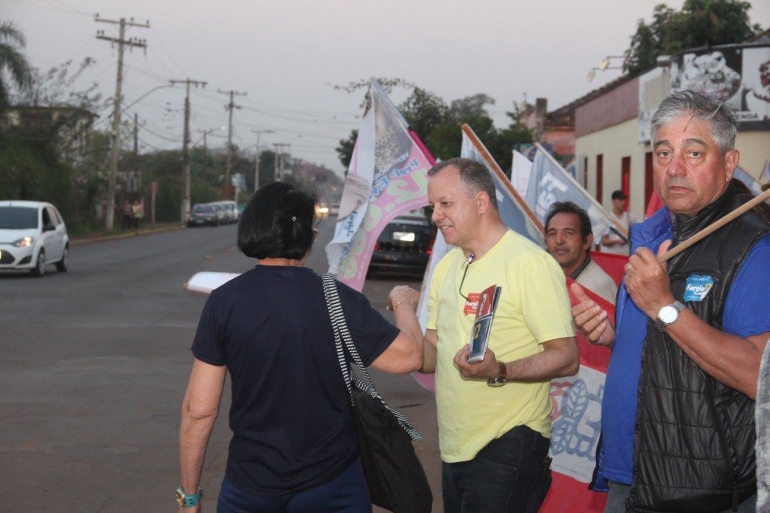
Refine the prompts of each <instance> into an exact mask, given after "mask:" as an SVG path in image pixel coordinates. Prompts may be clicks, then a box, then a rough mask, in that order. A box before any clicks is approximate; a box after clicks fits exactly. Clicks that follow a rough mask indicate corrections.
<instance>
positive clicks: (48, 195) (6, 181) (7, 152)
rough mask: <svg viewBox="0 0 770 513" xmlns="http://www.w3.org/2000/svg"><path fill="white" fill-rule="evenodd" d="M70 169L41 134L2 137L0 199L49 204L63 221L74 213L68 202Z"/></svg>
mask: <svg viewBox="0 0 770 513" xmlns="http://www.w3.org/2000/svg"><path fill="white" fill-rule="evenodd" d="M71 189H72V167H71V166H70V165H69V164H67V163H65V162H62V161H60V160H59V159H58V156H57V152H56V149H55V147H54V145H53V143H52V142H51V140H50V138H48V137H46V136H45V134H43V135H42V136H40V137H33V136H31V135H30V134H25V135H24V136H22V135H19V134H3V136H2V140H0V198H2V199H22V200H33V201H48V202H50V203H53V204H54V205H56V206H57V207H58V208H59V210H60V211H61V213H62V215H63V216H64V218H65V221H66V222H68V223H69V222H70V221H72V220H73V219H72V218H73V216H74V215H75V214H76V212H75V209H74V207H75V205H74V204H73V202H72V201H71V195H70V192H71Z"/></svg>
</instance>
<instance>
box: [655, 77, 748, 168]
mask: <svg viewBox="0 0 770 513" xmlns="http://www.w3.org/2000/svg"><path fill="white" fill-rule="evenodd" d="M682 116H692V117H694V118H698V119H702V120H703V121H708V122H710V123H711V136H712V137H713V138H714V142H716V143H717V147H718V148H719V153H720V154H721V155H722V156H723V157H724V156H725V154H726V153H727V152H728V151H730V150H732V149H733V148H735V134H736V133H737V132H738V120H737V119H736V118H735V111H734V110H733V108H732V107H731V106H730V105H728V104H726V103H724V102H721V101H719V100H716V99H714V98H711V97H710V96H706V95H705V94H703V93H699V92H697V91H689V90H688V91H677V92H674V93H671V94H670V95H669V96H667V97H666V99H665V100H663V101H662V102H661V103H660V105H659V106H658V109H657V110H656V111H655V114H653V116H652V122H651V124H650V140H651V141H652V144H653V145H654V144H655V134H657V132H658V130H660V128H661V127H663V126H666V125H668V124H670V123H673V122H674V121H676V120H677V119H678V118H680V117H682Z"/></svg>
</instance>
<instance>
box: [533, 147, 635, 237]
mask: <svg viewBox="0 0 770 513" xmlns="http://www.w3.org/2000/svg"><path fill="white" fill-rule="evenodd" d="M536 146H537V150H538V151H537V154H536V155H535V160H534V162H532V171H531V173H530V176H529V184H528V186H527V195H526V200H527V205H529V206H530V208H532V210H533V211H534V212H535V215H536V216H537V218H538V219H539V220H540V222H541V223H543V224H545V218H546V216H547V214H548V209H549V208H551V205H552V204H553V203H555V202H557V201H571V202H572V203H574V204H576V205H577V206H578V207H580V208H582V209H583V210H585V211H586V212H587V213H588V217H589V218H590V219H591V230H592V231H593V234H594V240H595V241H598V240H599V238H600V237H601V236H602V234H604V233H605V232H606V231H607V229H608V228H610V227H612V228H613V229H615V230H617V231H618V233H620V234H621V235H623V237H628V232H627V230H626V229H625V228H624V227H623V226H622V225H620V224H619V223H618V222H616V221H615V220H614V219H613V218H612V217H611V216H610V214H609V212H607V211H606V210H604V207H602V206H601V205H600V204H599V202H597V201H596V200H595V199H594V198H593V196H591V195H590V194H589V193H588V191H587V190H585V189H584V188H583V186H582V185H580V184H579V183H577V181H575V179H574V178H572V176H571V175H570V174H569V173H568V172H567V171H565V170H564V168H563V167H561V165H559V163H558V162H556V161H555V160H554V158H553V157H551V155H550V154H549V153H548V152H547V151H545V150H544V149H543V147H542V146H540V145H538V144H536Z"/></svg>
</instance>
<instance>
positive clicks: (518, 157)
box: [511, 150, 532, 198]
mask: <svg viewBox="0 0 770 513" xmlns="http://www.w3.org/2000/svg"><path fill="white" fill-rule="evenodd" d="M531 174H532V161H531V160H529V159H528V158H527V157H525V156H524V155H522V154H521V153H519V152H518V151H516V150H513V165H512V166H511V183H512V184H513V188H514V189H516V191H517V192H518V193H519V195H520V196H521V197H522V198H526V197H527V189H529V177H530V175H531Z"/></svg>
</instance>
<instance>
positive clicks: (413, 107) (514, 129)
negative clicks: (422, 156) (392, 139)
mask: <svg viewBox="0 0 770 513" xmlns="http://www.w3.org/2000/svg"><path fill="white" fill-rule="evenodd" d="M494 103H495V100H494V99H493V98H492V97H490V96H488V95H486V94H476V95H473V96H468V97H466V98H461V99H459V100H453V101H452V102H451V104H449V105H447V104H446V102H445V101H444V100H443V99H442V98H441V97H439V96H438V95H436V94H435V93H432V92H430V91H426V90H424V89H421V88H419V87H415V88H414V90H413V91H412V94H411V95H410V96H409V97H408V98H407V99H406V100H405V101H404V102H403V103H402V104H401V105H400V106H399V107H398V108H399V111H400V112H401V114H402V115H403V116H404V119H405V120H406V122H407V123H408V124H409V129H410V130H413V131H414V132H415V133H417V135H418V136H420V138H421V139H422V141H423V142H424V143H425V146H426V147H427V148H428V150H429V151H430V152H431V153H432V154H433V156H434V157H436V158H438V159H442V160H446V159H450V158H453V157H457V156H459V155H460V149H461V145H462V128H461V127H462V125H463V124H466V123H467V124H468V125H469V126H470V127H471V128H472V129H473V131H474V132H475V133H476V135H477V136H478V138H479V139H480V140H481V142H482V143H484V145H485V146H486V147H487V149H488V150H489V152H490V153H491V154H492V156H493V157H494V159H495V160H496V161H497V163H498V164H499V165H500V167H501V168H502V169H504V170H508V169H510V167H511V160H512V158H513V157H512V154H513V153H512V150H513V147H514V145H516V144H521V143H526V142H532V140H533V138H532V133H531V132H530V131H529V130H528V129H527V128H526V127H524V126H523V125H522V124H521V123H520V122H519V114H518V112H519V111H518V106H517V105H515V104H514V112H509V113H508V115H509V116H510V117H511V119H512V123H511V125H510V126H509V127H507V128H504V129H498V128H497V127H495V126H494V123H493V122H492V119H491V118H490V117H489V114H488V112H487V110H486V106H487V105H493V104H494ZM356 137H358V131H356V130H353V131H352V132H351V134H350V137H348V138H347V139H343V140H341V141H340V145H339V146H338V147H337V153H338V154H339V157H340V162H342V164H343V165H344V166H345V167H346V168H347V166H348V165H349V164H350V158H351V156H352V154H353V147H354V145H355V141H356Z"/></svg>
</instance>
